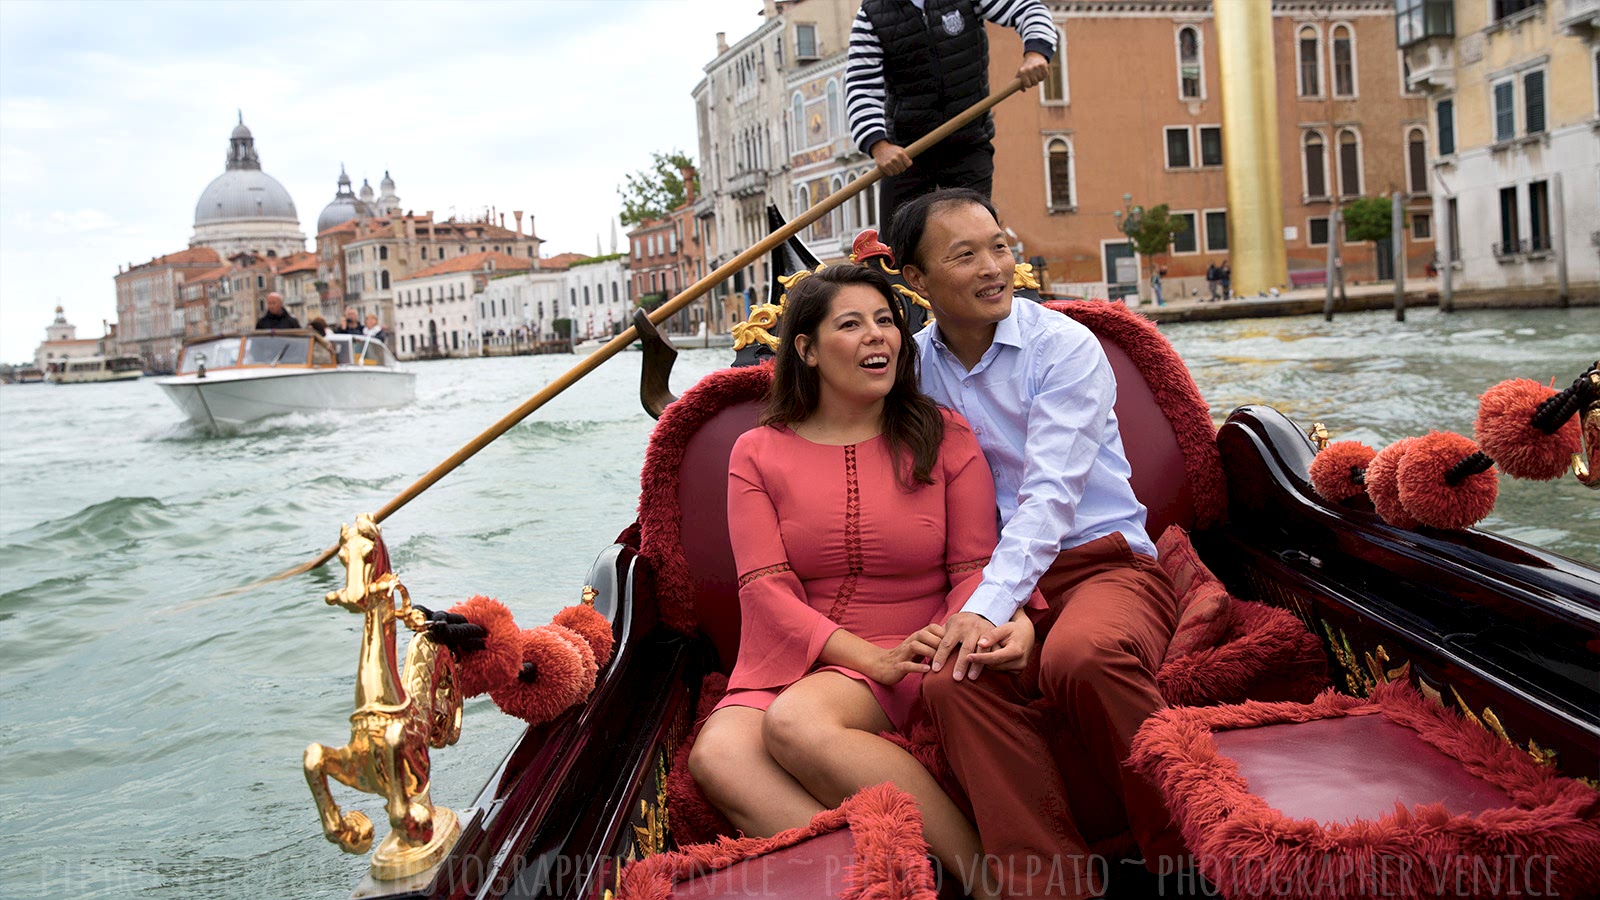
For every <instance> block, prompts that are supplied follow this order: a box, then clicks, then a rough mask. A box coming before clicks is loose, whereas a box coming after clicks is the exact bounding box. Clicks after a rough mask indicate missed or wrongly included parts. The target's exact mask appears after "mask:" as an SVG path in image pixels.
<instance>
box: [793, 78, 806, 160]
mask: <svg viewBox="0 0 1600 900" xmlns="http://www.w3.org/2000/svg"><path fill="white" fill-rule="evenodd" d="M805 134H806V101H805V98H803V97H801V96H800V92H799V91H795V92H794V146H795V149H796V150H799V149H801V148H803V147H805V146H806V138H805Z"/></svg>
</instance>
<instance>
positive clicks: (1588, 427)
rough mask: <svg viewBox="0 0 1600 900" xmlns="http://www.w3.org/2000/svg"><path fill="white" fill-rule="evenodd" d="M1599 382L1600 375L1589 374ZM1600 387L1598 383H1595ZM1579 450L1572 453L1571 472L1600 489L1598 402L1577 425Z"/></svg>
mask: <svg viewBox="0 0 1600 900" xmlns="http://www.w3.org/2000/svg"><path fill="white" fill-rule="evenodd" d="M1590 377H1591V379H1592V380H1595V381H1597V382H1600V376H1590ZM1596 387H1597V388H1600V384H1597V385H1596ZM1578 433H1579V435H1581V436H1582V437H1581V444H1580V447H1581V451H1580V452H1578V453H1575V454H1573V457H1572V472H1573V474H1574V475H1577V476H1578V481H1579V482H1581V483H1583V484H1585V485H1587V486H1588V487H1591V488H1594V489H1595V490H1600V403H1595V404H1592V405H1591V406H1590V407H1589V409H1588V411H1587V412H1585V413H1584V414H1583V419H1582V421H1581V422H1580V423H1579V425H1578Z"/></svg>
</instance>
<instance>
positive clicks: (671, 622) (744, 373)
mask: <svg viewBox="0 0 1600 900" xmlns="http://www.w3.org/2000/svg"><path fill="white" fill-rule="evenodd" d="M771 385H772V366H771V364H765V365H759V366H745V367H743V368H737V369H721V370H718V371H716V372H712V373H711V374H710V375H707V376H706V377H704V378H702V379H700V381H699V382H697V383H696V384H695V386H694V387H692V388H690V389H689V390H687V391H685V392H684V393H683V396H681V397H679V398H678V399H677V400H674V401H673V402H672V403H671V405H669V406H668V407H667V408H666V411H665V412H663V413H662V414H661V420H660V421H659V422H657V423H656V429H655V432H654V433H653V434H652V435H651V436H650V446H649V448H648V449H647V450H646V451H645V456H644V469H643V471H642V473H641V475H640V491H639V552H640V555H642V556H644V557H645V558H646V559H648V560H650V563H651V565H652V566H653V567H654V569H655V574H656V589H657V590H656V596H657V597H658V598H659V601H660V604H661V618H662V621H664V622H665V623H666V624H667V625H668V626H669V627H671V628H674V629H676V630H678V631H682V632H692V631H693V630H694V627H695V610H694V579H693V576H692V575H691V574H690V572H689V565H688V563H687V562H685V561H684V556H683V533H682V531H681V530H680V527H681V524H682V517H681V516H680V515H679V508H678V485H679V483H680V476H679V471H678V470H679V468H680V467H681V466H682V465H683V454H684V450H685V449H686V448H687V447H688V446H689V439H690V438H691V437H693V436H694V433H695V432H696V431H698V430H699V428H700V426H701V425H704V424H705V423H706V422H707V421H708V420H709V419H710V418H711V417H712V416H715V415H716V414H717V413H718V412H721V411H722V410H724V409H726V408H727V407H729V406H732V405H734V404H736V403H744V402H747V401H751V400H763V399H765V398H766V396H767V391H768V389H769V388H770V387H771Z"/></svg>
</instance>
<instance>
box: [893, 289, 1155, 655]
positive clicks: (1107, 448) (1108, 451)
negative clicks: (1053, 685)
mask: <svg viewBox="0 0 1600 900" xmlns="http://www.w3.org/2000/svg"><path fill="white" fill-rule="evenodd" d="M916 341H917V349H918V350H919V351H920V354H921V357H922V361H921V364H922V373H921V378H922V389H923V391H924V392H926V393H927V394H928V395H929V396H931V397H932V398H933V399H934V400H936V401H938V402H939V403H941V404H943V405H945V406H948V407H950V408H952V409H954V410H956V411H957V412H959V413H961V415H963V416H964V417H966V420H967V421H968V422H970V423H971V424H972V430H973V433H974V434H976V435H977V437H978V444H979V446H981V447H982V448H983V455H984V457H985V458H986V459H987V460H988V462H989V468H990V469H991V470H992V471H993V472H994V488H995V496H996V498H997V500H998V501H999V506H1000V544H999V546H997V547H996V548H995V551H994V556H993V557H992V558H991V559H990V561H989V564H988V565H987V566H985V567H984V570H983V583H982V584H980V585H979V586H978V589H977V590H976V591H975V592H974V593H973V595H972V598H971V599H970V600H968V601H967V603H966V605H965V606H963V607H962V611H963V612H972V613H977V614H978V615H981V616H983V617H984V618H986V619H988V620H989V621H991V622H995V623H1000V622H1004V621H1006V620H1007V619H1009V618H1011V615H1012V614H1013V613H1015V612H1016V610H1017V607H1018V606H1021V605H1022V604H1023V603H1024V602H1026V601H1027V599H1028V595H1029V594H1030V593H1031V592H1032V591H1033V589H1034V587H1035V586H1036V585H1037V584H1038V581H1039V578H1040V576H1042V575H1043V574H1044V573H1045V571H1046V570H1048V569H1049V568H1050V564H1051V563H1053V562H1054V561H1055V558H1056V556H1057V555H1059V554H1060V553H1061V551H1062V550H1067V549H1070V548H1072V547H1077V546H1080V545H1082V544H1086V543H1088V542H1089V541H1092V540H1095V539H1096V538H1101V537H1105V536H1106V535H1108V534H1111V533H1112V532H1121V533H1122V536H1123V538H1125V539H1126V540H1127V542H1128V545H1129V546H1130V547H1131V548H1132V549H1133V551H1134V552H1135V553H1143V554H1146V555H1148V556H1151V557H1154V556H1155V555H1156V548H1155V545H1154V544H1153V543H1152V542H1151V541H1150V537H1149V536H1148V535H1147V534H1145V529H1144V522H1145V508H1144V506H1143V505H1142V504H1140V503H1139V501H1138V499H1137V498H1135V497H1134V495H1133V488H1132V487H1131V486H1130V485H1129V484H1128V476H1129V474H1130V473H1131V469H1130V468H1129V466H1128V458H1127V456H1126V455H1125V454H1124V453H1123V451H1122V436H1121V434H1120V432H1119V431H1118V430H1117V415H1116V413H1115V412H1114V411H1113V410H1112V405H1113V404H1114V403H1115V402H1116V399H1117V382H1116V378H1115V377H1114V376H1113V375H1112V372H1111V363H1110V361H1109V360H1107V359H1106V354H1105V351H1104V350H1102V349H1101V347H1100V342H1099V341H1098V340H1097V339H1096V338H1095V336H1094V334H1093V333H1091V332H1090V331H1089V329H1087V328H1085V327H1083V326H1082V325H1080V324H1078V323H1077V322H1076V321H1074V320H1073V319H1072V318H1071V317H1069V316H1064V315H1062V314H1060V313H1058V312H1055V311H1053V310H1049V309H1045V308H1044V307H1042V306H1040V305H1039V304H1037V303H1034V302H1033V301H1031V300H1027V299H1024V298H1021V297H1018V298H1016V299H1015V300H1014V301H1013V302H1012V304H1011V315H1009V316H1007V317H1006V318H1005V319H1004V320H1002V321H1001V322H1000V323H999V324H998V325H997V326H996V328H995V335H994V343H993V344H992V345H990V347H989V349H988V350H986V351H984V354H983V357H982V358H981V359H979V360H978V364H977V365H976V366H973V367H972V370H971V371H968V370H967V368H966V366H964V365H962V364H961V361H960V360H958V359H956V356H955V354H954V353H952V352H951V351H950V349H949V348H948V347H946V346H945V344H944V341H943V339H942V335H941V334H940V332H939V326H938V323H937V322H935V323H934V324H932V325H929V326H928V327H927V328H924V329H923V330H922V331H921V332H920V333H919V334H917V336H916Z"/></svg>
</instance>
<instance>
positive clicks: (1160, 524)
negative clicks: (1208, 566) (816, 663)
mask: <svg viewBox="0 0 1600 900" xmlns="http://www.w3.org/2000/svg"><path fill="white" fill-rule="evenodd" d="M1051 306H1052V308H1056V309H1060V310H1062V311H1064V312H1066V313H1067V314H1069V315H1072V316H1073V317H1074V318H1076V319H1078V321H1080V322H1082V323H1083V324H1084V325H1086V326H1088V327H1089V328H1090V329H1091V330H1092V331H1094V332H1095V333H1096V334H1097V336H1099V338H1100V342H1101V345H1102V346H1104V347H1105V350H1106V355H1107V356H1108V357H1109V358H1110V360H1111V368H1112V370H1113V371H1114V372H1115V373H1116V377H1117V404H1116V412H1117V420H1118V423H1119V425H1120V428H1121V431H1122V442H1123V447H1124V449H1125V450H1126V452H1127V454H1128V460H1129V463H1130V464H1131V465H1132V467H1133V488H1134V493H1135V494H1136V495H1138V497H1139V500H1140V502H1142V503H1144V504H1145V506H1146V507H1148V508H1149V510H1150V515H1149V519H1148V523H1147V524H1148V528H1149V531H1150V534H1151V536H1152V537H1154V536H1156V535H1159V534H1160V533H1161V532H1162V531H1164V530H1165V529H1166V527H1167V526H1168V525H1172V524H1178V525H1182V526H1183V527H1184V528H1187V529H1195V528H1205V527H1206V526H1208V525H1211V524H1214V523H1215V522H1217V521H1219V520H1220V518H1221V516H1222V512H1223V510H1224V508H1225V504H1226V495H1227V492H1226V487H1225V485H1224V483H1223V481H1222V464H1221V459H1220V457H1219V456H1218V454H1217V448H1216V440H1215V427H1214V426H1213V425H1212V423H1211V415H1210V410H1209V408H1208V407H1207V406H1206V404H1205V402H1204V401H1203V400H1201V399H1200V393H1199V390H1198V389H1196V388H1195V386H1194V381H1193V379H1191V378H1190V377H1189V373H1188V371H1187V370H1186V369H1184V367H1183V363H1182V361H1181V360H1180V359H1179V358H1178V355H1177V353H1176V352H1175V351H1174V350H1173V349H1172V345H1171V344H1169V343H1168V342H1167V340H1166V338H1164V337H1162V336H1161V334H1160V333H1159V332H1158V331H1156V329H1155V326H1154V325H1151V324H1150V323H1149V322H1148V321H1147V320H1146V319H1144V318H1142V317H1140V316H1137V315H1135V314H1133V313H1132V312H1130V311H1128V310H1127V309H1126V308H1125V307H1122V306H1121V305H1120V304H1108V303H1088V302H1086V303H1064V304H1051ZM771 371H772V370H771V367H770V366H766V365H763V366H750V367H746V368H740V369H724V370H721V371H718V372H713V373H712V374H710V375H707V376H706V377H705V378H703V379H701V380H700V382H699V383H698V384H696V385H695V386H694V387H693V388H691V389H690V390H689V391H687V392H685V393H684V395H683V396H682V397H679V398H678V399H677V400H676V401H675V402H673V403H672V404H671V405H670V406H668V407H667V409H666V412H664V413H663V414H662V416H661V421H660V422H659V423H657V425H656V431H655V434H654V435H652V437H651V439H650V448H649V450H648V451H647V452H646V454H645V465H644V472H643V476H642V484H641V491H640V498H639V526H640V551H641V553H642V554H643V555H644V557H645V558H646V559H648V560H650V562H651V564H652V565H653V566H654V568H655V574H656V587H657V594H658V596H659V599H660V605H661V609H660V613H661V617H662V620H663V621H665V622H666V623H667V624H668V625H669V626H671V627H673V628H675V629H678V630H680V631H684V632H692V631H694V630H696V629H698V630H700V631H702V632H704V633H705V634H706V636H707V637H709V638H710V639H711V642H712V644H713V645H714V646H715V647H716V649H717V653H718V656H719V657H720V659H719V662H720V663H721V667H722V670H723V671H725V672H726V671H728V670H729V669H731V668H732V666H733V660H734V657H735V655H736V653H737V651H738V646H739V594H738V573H737V572H736V571H735V568H734V563H733V550H732V545H731V544H730V542H729V540H728V524H729V523H728V520H727V496H728V458H729V456H730V454H731V453H732V451H733V444H734V442H735V441H736V440H738V438H739V435H740V434H743V433H744V432H745V431H746V430H748V429H750V428H752V427H754V426H755V423H756V419H757V417H758V415H759V411H760V407H761V401H762V399H763V398H764V397H765V396H766V392H767V389H768V386H769V385H770V383H771ZM734 524H735V527H737V523H734Z"/></svg>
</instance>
